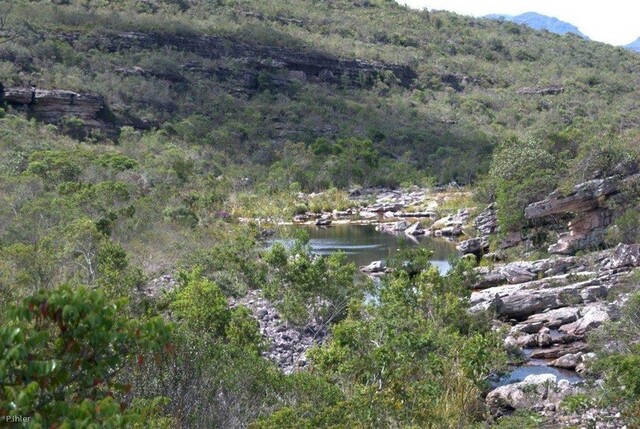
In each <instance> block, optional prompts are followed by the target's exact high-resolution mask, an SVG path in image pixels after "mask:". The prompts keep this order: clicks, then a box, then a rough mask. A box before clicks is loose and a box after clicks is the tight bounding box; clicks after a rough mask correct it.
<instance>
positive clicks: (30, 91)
mask: <svg viewBox="0 0 640 429" xmlns="http://www.w3.org/2000/svg"><path fill="white" fill-rule="evenodd" d="M3 102H4V103H7V104H8V105H10V106H12V107H13V108H15V109H16V110H18V111H23V112H25V113H27V115H28V116H30V117H34V118H36V119H38V120H40V121H42V122H45V123H48V124H55V125H58V126H66V127H68V126H69V122H68V121H69V120H70V119H78V120H80V121H81V124H82V127H83V129H84V132H85V133H90V132H92V131H102V132H106V133H107V134H111V135H112V134H114V133H116V128H115V127H114V124H112V123H110V122H108V121H105V120H104V119H103V117H104V116H106V115H108V109H107V106H106V104H105V101H104V99H103V98H102V97H101V96H99V95H95V94H82V93H77V92H73V91H66V90H61V89H51V90H45V89H39V88H35V87H32V88H22V87H19V88H10V87H4V86H2V85H0V103H3Z"/></svg>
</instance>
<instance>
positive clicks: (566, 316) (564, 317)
mask: <svg viewBox="0 0 640 429" xmlns="http://www.w3.org/2000/svg"><path fill="white" fill-rule="evenodd" d="M578 312H579V309H578V308H577V307H564V308H556V309H554V310H549V311H546V312H544V313H540V314H534V315H533V316H529V318H528V319H527V320H525V321H524V322H522V323H519V324H518V325H516V326H519V325H525V326H527V325H532V324H533V325H534V326H537V325H539V324H542V325H544V326H546V327H547V328H550V329H556V328H558V327H559V326H561V325H565V324H567V323H571V322H575V321H576V320H578Z"/></svg>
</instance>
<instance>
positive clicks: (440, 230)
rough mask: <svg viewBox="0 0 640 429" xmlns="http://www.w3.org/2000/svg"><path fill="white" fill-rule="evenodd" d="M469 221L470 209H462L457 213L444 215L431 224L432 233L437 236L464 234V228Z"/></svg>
mask: <svg viewBox="0 0 640 429" xmlns="http://www.w3.org/2000/svg"><path fill="white" fill-rule="evenodd" d="M468 221H469V210H467V209H460V210H458V211H457V212H456V213H455V214H453V215H449V216H446V217H443V218H442V219H439V220H437V221H436V222H434V223H433V225H431V228H430V230H431V233H432V234H433V235H434V236H436V237H439V236H445V237H456V236H458V235H462V232H463V231H462V228H463V226H464V225H466V224H467V222H468Z"/></svg>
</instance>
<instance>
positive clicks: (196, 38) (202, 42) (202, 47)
mask: <svg viewBox="0 0 640 429" xmlns="http://www.w3.org/2000/svg"><path fill="white" fill-rule="evenodd" d="M56 37H58V38H61V39H63V40H65V41H66V42H68V43H70V44H71V45H72V46H74V47H76V48H79V47H81V49H83V50H87V49H98V50H103V51H107V52H116V51H123V50H129V49H145V50H150V49H154V50H156V49H163V48H165V49H175V50H178V51H182V52H189V53H193V54H196V55H198V56H200V57H203V58H207V59H227V60H232V61H233V60H239V61H241V62H242V64H243V67H242V70H240V71H234V70H233V68H232V67H220V68H216V69H201V68H198V65H193V64H186V65H185V66H184V67H185V68H187V69H191V70H192V71H194V70H195V71H201V72H203V73H206V74H213V75H217V76H219V77H223V78H224V77H228V76H230V75H233V74H238V73H240V74H242V75H244V80H245V83H246V85H247V86H249V87H250V86H251V85H255V84H256V82H255V79H256V73H257V72H259V71H261V70H266V71H271V72H274V71H286V72H288V73H289V76H290V77H291V78H292V79H298V80H308V81H315V82H328V83H335V84H343V85H344V84H346V85H347V86H353V87H367V86H370V85H372V84H373V83H375V81H377V80H378V79H384V80H389V79H394V80H396V81H397V83H398V84H400V85H402V86H405V87H408V86H410V85H411V84H412V82H413V80H414V79H415V78H416V73H415V71H414V70H413V69H411V68H410V67H408V66H405V65H398V64H388V63H382V62H370V61H363V60H358V59H346V58H337V57H334V56H331V55H328V54H326V53H322V52H317V51H314V50H311V49H308V48H306V47H302V48H300V49H296V48H291V47H285V46H274V45H259V44H249V43H246V42H243V41H240V40H236V39H233V38H230V37H223V36H217V35H180V34H165V33H158V32H156V33H142V32H126V33H114V34H93V35H81V34H80V33H62V34H56ZM252 70H253V72H252ZM247 72H249V74H248V75H247V74H246V73H247Z"/></svg>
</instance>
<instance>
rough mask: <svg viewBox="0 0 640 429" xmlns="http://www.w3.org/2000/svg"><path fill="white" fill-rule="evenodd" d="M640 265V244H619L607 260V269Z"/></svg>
mask: <svg viewBox="0 0 640 429" xmlns="http://www.w3.org/2000/svg"><path fill="white" fill-rule="evenodd" d="M638 266H640V244H622V243H621V244H618V246H616V248H615V250H614V251H613V254H612V255H611V257H610V258H609V260H608V261H607V263H606V265H605V267H606V268H607V269H618V268H627V267H638Z"/></svg>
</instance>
